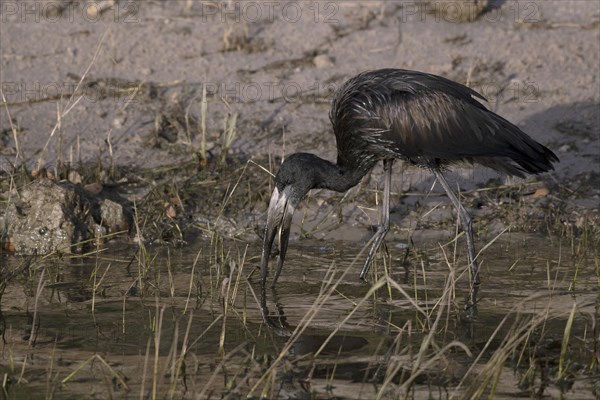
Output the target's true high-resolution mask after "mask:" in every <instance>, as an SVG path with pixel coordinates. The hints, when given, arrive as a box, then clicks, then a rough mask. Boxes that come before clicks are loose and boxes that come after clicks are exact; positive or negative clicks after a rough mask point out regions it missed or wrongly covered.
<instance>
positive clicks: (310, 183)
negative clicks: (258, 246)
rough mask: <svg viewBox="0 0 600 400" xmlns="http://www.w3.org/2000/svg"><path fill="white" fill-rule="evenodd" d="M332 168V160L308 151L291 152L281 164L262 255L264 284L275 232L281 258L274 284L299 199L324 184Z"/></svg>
mask: <svg viewBox="0 0 600 400" xmlns="http://www.w3.org/2000/svg"><path fill="white" fill-rule="evenodd" d="M332 169H335V166H334V165H333V164H332V163H330V162H329V161H326V160H323V159H322V158H319V157H317V156H315V155H314V154H308V153H295V154H292V155H290V156H289V157H288V158H287V159H286V160H285V161H284V162H283V164H281V167H280V168H279V171H278V172H277V175H276V176H275V188H274V189H273V194H272V195H271V201H270V202H269V210H268V211H267V224H266V226H265V237H264V242H263V249H262V259H261V280H262V283H263V284H264V283H265V280H266V277H267V272H268V263H269V255H270V253H271V248H272V247H273V242H274V240H275V235H278V237H279V261H278V263H277V273H276V275H275V277H274V279H273V284H275V280H276V279H277V276H278V273H279V272H280V271H281V268H282V266H283V261H284V259H285V252H286V250H287V245H288V239H289V236H290V228H291V224H292V216H293V215H294V211H295V210H296V207H297V206H298V203H300V201H301V200H302V199H303V198H304V196H305V195H306V194H307V193H308V192H309V190H311V189H313V188H320V187H324V186H323V183H324V182H325V181H326V176H327V175H326V174H328V173H331V171H332Z"/></svg>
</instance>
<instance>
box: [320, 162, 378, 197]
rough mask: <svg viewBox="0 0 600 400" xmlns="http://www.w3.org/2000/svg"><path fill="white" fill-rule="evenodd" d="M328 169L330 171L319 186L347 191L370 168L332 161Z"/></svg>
mask: <svg viewBox="0 0 600 400" xmlns="http://www.w3.org/2000/svg"><path fill="white" fill-rule="evenodd" d="M327 169H329V171H327V173H325V174H324V179H323V180H322V181H321V183H320V184H319V185H318V187H319V188H323V189H329V190H334V191H336V192H345V191H347V190H348V189H350V188H352V187H354V186H356V185H357V184H358V183H359V182H360V180H361V179H362V178H363V176H365V175H366V174H367V172H369V168H349V167H346V166H343V165H338V164H333V163H330V162H328V167H327Z"/></svg>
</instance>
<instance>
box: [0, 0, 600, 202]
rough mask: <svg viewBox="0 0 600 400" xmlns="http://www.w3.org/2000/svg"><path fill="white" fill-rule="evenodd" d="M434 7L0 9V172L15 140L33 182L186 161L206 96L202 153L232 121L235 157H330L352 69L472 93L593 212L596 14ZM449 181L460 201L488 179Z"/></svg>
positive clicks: (579, 9) (551, 5)
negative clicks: (164, 131)
mask: <svg viewBox="0 0 600 400" xmlns="http://www.w3.org/2000/svg"><path fill="white" fill-rule="evenodd" d="M433 3H434V4H437V5H438V6H440V7H438V8H437V10H438V11H435V9H434V8H433V6H432V5H431V4H428V3H421V2H391V1H323V2H315V1H274V2H266V1H265V2H262V1H258V2H238V1H224V2H213V1H192V0H189V1H138V2H127V1H98V2H93V1H80V2H69V1H35V2H34V1H19V2H15V1H6V0H2V2H1V5H2V7H1V12H2V14H1V22H2V23H1V25H0V45H1V46H0V49H1V59H0V63H1V71H0V81H1V87H2V95H3V96H4V98H5V100H6V101H5V102H3V104H2V107H1V112H0V164H1V165H2V167H3V169H5V170H7V169H10V166H11V165H13V164H14V163H15V162H17V161H18V159H17V143H16V142H15V135H16V137H17V139H18V146H19V149H18V150H19V151H20V152H21V154H22V157H23V161H24V162H25V163H26V165H27V166H28V167H30V168H31V169H34V168H36V167H37V166H40V165H44V166H48V167H52V166H53V165H55V164H56V163H57V161H59V160H60V161H65V160H66V161H69V160H71V161H79V160H83V161H91V162H94V161H98V160H102V161H107V160H113V161H114V162H115V163H116V164H117V165H124V166H137V167H156V166H160V165H166V164H173V163H174V162H177V161H183V160H189V159H190V154H191V153H192V152H193V151H197V150H198V149H199V148H200V138H201V135H200V133H199V132H200V128H199V126H200V122H199V121H200V114H201V106H200V102H201V99H202V92H203V88H204V89H206V96H207V100H208V103H207V113H206V126H207V135H208V144H207V148H208V149H209V150H213V151H215V152H216V151H217V150H218V148H219V145H218V143H219V142H220V140H221V139H220V137H221V133H222V131H223V124H224V120H225V119H227V118H230V117H231V116H232V115H237V131H236V132H237V133H236V136H235V138H234V141H233V144H232V146H231V147H232V148H231V150H230V151H231V153H232V154H234V155H239V156H240V157H242V158H243V159H249V158H253V157H261V156H263V157H264V156H265V155H275V156H282V155H284V154H290V153H292V152H294V151H297V150H302V151H308V152H313V153H316V154H319V155H320V156H322V157H326V158H329V159H335V154H336V151H335V139H334V136H333V134H332V133H331V129H330V124H329V120H328V109H329V101H330V99H331V94H332V92H333V91H334V90H335V89H336V88H337V87H338V86H339V85H340V84H341V83H342V82H343V81H344V80H346V79H347V78H349V77H351V76H352V75H354V74H355V73H358V72H360V71H363V70H368V69H375V68H382V67H398V68H406V69H415V70H421V71H426V72H432V73H436V74H440V75H443V76H446V77H449V78H451V79H454V80H456V81H459V82H463V83H467V84H469V85H470V86H472V87H473V88H474V89H476V90H478V91H479V92H481V93H482V94H483V95H485V96H486V97H487V98H488V99H489V103H488V107H490V108H491V109H493V110H494V111H496V112H498V113H499V114H501V115H502V116H504V117H506V118H507V119H509V120H510V121H512V122H514V123H516V124H518V125H519V126H521V127H522V128H523V129H524V130H525V131H526V132H527V133H529V134H530V135H531V136H532V137H534V138H535V139H536V140H538V141H540V142H541V143H543V144H544V145H546V146H548V147H549V148H551V149H552V150H553V151H554V152H556V153H557V155H558V156H559V157H560V159H561V162H560V164H558V165H557V168H556V171H555V172H553V173H552V174H551V175H548V177H547V178H545V179H548V180H550V181H554V182H572V181H573V180H574V179H582V182H584V183H585V185H586V187H585V192H586V197H587V199H586V203H585V204H586V205H587V206H590V207H597V203H598V187H597V186H598V185H597V183H598V179H599V178H598V173H599V170H600V161H599V160H600V156H599V154H600V136H599V135H600V111H599V102H600V91H599V82H598V80H599V68H600V67H599V65H600V59H599V55H600V38H599V32H600V25H599V21H600V2H598V1H564V0H560V1H541V0H539V1H518V2H517V1H510V0H509V1H494V2H492V5H494V7H493V8H492V9H491V10H489V12H487V13H486V14H484V15H482V16H481V17H480V18H479V19H477V20H476V21H474V22H460V19H461V18H462V17H463V16H464V14H465V13H467V12H468V11H469V7H468V6H465V4H463V3H461V2H450V1H449V2H433ZM440 9H441V10H443V11H445V12H442V11H439V10H440ZM82 78H83V79H82ZM74 92H76V95H75V96H73V97H71V94H72V93H74ZM9 114H10V116H11V118H12V124H13V126H12V127H11V125H10V124H9V118H8V115H9ZM186 115H187V116H188V119H187V121H186V120H185V118H184V117H185V116H186ZM161 118H162V119H161ZM169 118H171V120H177V121H178V123H179V127H180V128H181V129H179V130H175V134H174V135H175V136H174V137H168V138H166V139H165V138H163V137H162V136H161V135H160V134H159V133H157V132H160V129H157V126H160V124H161V121H164V120H165V119H166V120H169ZM182 127H183V128H182ZM13 128H14V129H13ZM256 171H257V173H261V172H260V170H259V169H256ZM376 172H378V170H376ZM460 173H461V174H462V175H464V176H466V177H467V179H465V180H461V186H462V187H469V186H471V185H472V184H476V183H481V182H485V181H487V180H488V179H489V178H490V177H494V176H495V175H494V173H493V172H490V171H488V170H486V169H484V168H481V167H476V168H474V169H473V168H468V169H465V170H462V171H460ZM582 177H583V178H582ZM397 179H398V182H396V185H402V188H403V189H408V188H409V186H410V187H411V188H415V187H416V186H418V184H419V182H423V183H424V184H426V183H428V185H424V186H425V187H428V186H430V185H431V177H430V176H429V174H427V173H424V172H420V171H409V175H408V178H406V177H405V178H404V180H403V181H402V183H399V182H400V181H399V179H400V178H397Z"/></svg>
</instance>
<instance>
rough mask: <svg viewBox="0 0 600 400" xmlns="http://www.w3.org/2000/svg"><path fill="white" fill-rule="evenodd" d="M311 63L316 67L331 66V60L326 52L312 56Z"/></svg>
mask: <svg viewBox="0 0 600 400" xmlns="http://www.w3.org/2000/svg"><path fill="white" fill-rule="evenodd" d="M313 63H314V64H315V67H317V68H330V67H333V65H334V64H333V60H332V59H331V57H329V56H328V55H327V54H319V55H318V56H316V57H315V58H313Z"/></svg>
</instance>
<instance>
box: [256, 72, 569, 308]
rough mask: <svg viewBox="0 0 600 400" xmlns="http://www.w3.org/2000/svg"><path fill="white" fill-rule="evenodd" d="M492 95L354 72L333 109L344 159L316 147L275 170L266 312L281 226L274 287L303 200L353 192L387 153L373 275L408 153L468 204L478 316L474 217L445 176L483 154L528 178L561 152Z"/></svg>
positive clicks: (421, 78) (425, 77)
mask: <svg viewBox="0 0 600 400" xmlns="http://www.w3.org/2000/svg"><path fill="white" fill-rule="evenodd" d="M476 98H479V99H482V100H485V98H484V97H483V96H482V95H480V94H479V93H477V92H476V91H474V90H473V89H470V88H468V87H466V86H463V85H461V84H458V83H456V82H453V81H450V80H448V79H445V78H442V77H439V76H436V75H431V74H426V73H423V72H415V71H407V70H401V69H380V70H375V71H368V72H363V73H361V74H359V75H357V76H355V77H353V78H351V79H350V80H348V81H347V82H346V83H345V84H344V85H343V86H342V87H341V88H340V89H339V91H338V92H337V94H336V96H335V98H334V100H333V104H332V106H331V111H330V114H329V118H330V120H331V123H332V125H333V132H334V133H335V138H336V142H337V151H338V157H337V164H334V163H332V162H329V161H327V160H323V159H322V158H319V157H317V156H316V155H313V154H308V153H295V154H292V155H290V156H289V157H287V158H286V160H285V161H284V162H283V164H282V165H281V167H280V168H279V172H278V173H277V175H276V176H275V188H274V190H273V195H272V196H271V201H270V203H269V210H268V213H267V224H266V228H265V236H264V244H263V249H262V260H261V285H262V286H261V287H262V305H263V311H264V310H265V308H266V300H265V285H266V279H267V273H268V262H269V256H270V252H271V247H272V246H273V241H274V239H275V236H276V234H277V233H279V261H278V264H277V270H276V271H275V276H274V277H273V283H272V284H271V287H275V283H276V282H277V278H278V277H279V274H280V273H281V268H282V267H283V261H284V259H285V253H286V250H287V245H288V239H289V234H290V225H291V221H292V215H293V213H294V210H295V209H296V207H297V206H298V203H299V202H300V201H301V200H302V198H303V197H304V196H305V195H306V194H307V193H308V191H309V190H311V189H329V190H335V191H336V192H344V191H346V190H348V189H350V188H351V187H353V186H355V185H356V184H358V183H359V181H360V180H361V179H362V178H363V177H364V176H365V175H366V174H367V173H368V172H369V171H371V169H372V168H373V167H374V165H375V164H376V163H377V162H378V161H380V160H381V161H383V169H384V175H385V176H384V190H383V209H382V220H381V225H379V226H378V228H377V231H376V233H375V235H374V236H373V239H372V244H371V248H370V250H369V253H368V256H367V259H366V261H365V264H364V266H363V268H362V270H361V272H360V275H359V277H360V279H361V280H364V279H365V277H366V275H367V272H368V270H369V266H370V263H371V261H372V259H373V256H374V254H375V252H376V251H377V249H378V248H379V246H380V245H381V242H382V241H383V238H384V237H385V235H386V234H387V232H388V230H389V213H390V186H391V180H392V164H393V163H394V160H395V159H401V160H403V161H405V162H408V163H409V164H414V165H417V166H419V167H422V168H425V169H428V170H430V171H431V172H433V174H434V175H435V177H436V178H437V181H438V182H439V183H440V184H441V185H442V187H443V188H444V190H445V191H446V193H447V194H448V197H449V198H450V200H451V201H452V204H453V205H454V207H456V210H457V212H458V216H459V218H460V222H461V224H462V228H463V230H464V231H465V233H466V237H467V248H468V256H469V265H470V275H471V290H470V295H469V299H468V301H467V305H466V310H470V311H471V313H472V314H471V316H475V315H476V301H477V290H478V287H479V284H480V280H479V273H478V270H477V260H476V259H475V243H474V240H473V225H472V220H471V217H470V216H469V214H468V213H467V211H466V210H465V208H464V207H463V206H462V204H461V202H460V201H459V199H458V198H457V196H456V194H455V193H454V191H453V190H452V188H451V187H450V185H449V184H448V181H446V179H445V178H444V175H443V171H444V170H446V169H447V168H448V167H449V166H451V165H453V164H456V163H468V164H474V163H478V164H481V165H484V166H486V167H489V168H491V169H494V170H496V171H499V172H502V173H505V174H508V175H515V176H518V177H524V176H525V174H526V173H529V174H539V173H541V172H546V171H549V170H553V169H554V167H553V166H552V163H553V162H557V161H558V157H556V155H555V154H554V153H553V152H552V151H551V150H549V149H548V148H546V147H545V146H543V145H541V144H539V143H538V142H536V141H535V140H533V139H532V138H530V137H529V136H528V135H527V134H525V133H524V132H523V131H522V130H521V129H519V128H518V127H517V126H515V125H513V124H512V123H510V122H508V121H507V120H505V119H504V118H502V117H501V116H499V115H497V114H495V113H493V112H492V111H490V110H488V109H487V108H485V107H484V106H483V105H482V104H481V103H480V102H479V101H477V100H476Z"/></svg>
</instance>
